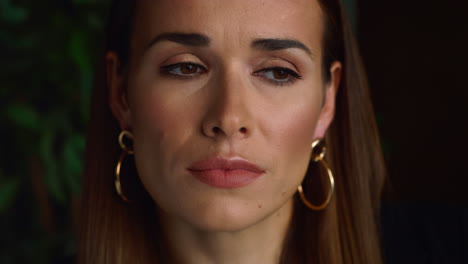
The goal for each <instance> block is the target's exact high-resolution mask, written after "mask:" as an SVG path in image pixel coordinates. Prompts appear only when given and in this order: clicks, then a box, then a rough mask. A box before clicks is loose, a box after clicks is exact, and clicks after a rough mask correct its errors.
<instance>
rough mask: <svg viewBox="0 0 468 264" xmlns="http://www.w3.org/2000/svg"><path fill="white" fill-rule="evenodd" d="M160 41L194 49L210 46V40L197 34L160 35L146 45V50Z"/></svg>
mask: <svg viewBox="0 0 468 264" xmlns="http://www.w3.org/2000/svg"><path fill="white" fill-rule="evenodd" d="M161 41H172V42H175V43H179V44H182V45H186V46H194V47H206V46H208V45H210V39H209V38H208V37H207V36H205V35H203V34H197V33H176V32H174V33H162V34H160V35H158V36H156V37H155V38H153V40H152V41H151V42H150V43H149V44H148V46H147V48H150V47H151V46H153V45H155V44H156V43H158V42H161Z"/></svg>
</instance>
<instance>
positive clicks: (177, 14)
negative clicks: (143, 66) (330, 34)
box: [134, 0, 323, 53]
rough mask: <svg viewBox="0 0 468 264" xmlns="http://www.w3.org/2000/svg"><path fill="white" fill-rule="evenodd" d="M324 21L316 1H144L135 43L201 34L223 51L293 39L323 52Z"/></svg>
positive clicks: (139, 6) (139, 10) (139, 7)
mask: <svg viewBox="0 0 468 264" xmlns="http://www.w3.org/2000/svg"><path fill="white" fill-rule="evenodd" d="M321 16H322V13H321V10H320V6H319V4H318V2H317V1H316V0H286V1H279V0H140V1H138V2H137V9H136V15H135V24H134V33H135V35H134V38H135V39H136V42H137V43H139V44H140V45H143V44H144V43H149V42H150V41H151V39H152V38H153V37H154V36H156V35H158V34H161V33H165V32H180V33H201V34H205V35H207V36H208V37H210V38H211V40H212V43H213V44H214V45H221V46H226V45H231V46H232V45H235V44H237V45H239V44H241V45H242V44H243V43H245V42H248V41H251V40H252V39H255V38H292V39H296V40H299V41H301V42H304V43H306V44H307V45H308V46H309V47H311V48H312V49H313V50H314V52H316V53H320V43H321V38H322V28H323V25H322V18H321Z"/></svg>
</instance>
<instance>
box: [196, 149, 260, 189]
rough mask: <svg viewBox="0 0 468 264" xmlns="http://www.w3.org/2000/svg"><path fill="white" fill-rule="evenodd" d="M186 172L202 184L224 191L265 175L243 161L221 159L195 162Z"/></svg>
mask: <svg viewBox="0 0 468 264" xmlns="http://www.w3.org/2000/svg"><path fill="white" fill-rule="evenodd" d="M187 170H188V171H189V172H190V174H192V175H193V176H194V177H195V178H197V179H198V180H199V181H201V182H203V183H206V184H208V185H210V186H213V187H216V188H226V189H232V188H240V187H243V186H246V185H248V184H249V183H251V182H253V181H254V180H255V179H257V178H258V177H260V176H261V175H262V174H263V173H265V171H264V170H263V169H261V168H259V167H258V166H257V165H255V164H253V163H250V162H248V161H246V160H244V159H241V158H231V159H226V158H221V157H215V158H210V159H207V160H202V161H198V162H195V163H194V164H192V165H191V166H190V167H189V168H188V169H187Z"/></svg>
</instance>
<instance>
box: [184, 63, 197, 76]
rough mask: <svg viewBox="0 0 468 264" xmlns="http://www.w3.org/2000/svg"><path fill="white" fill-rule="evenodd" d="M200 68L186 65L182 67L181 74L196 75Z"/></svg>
mask: <svg viewBox="0 0 468 264" xmlns="http://www.w3.org/2000/svg"><path fill="white" fill-rule="evenodd" d="M197 70H198V66H197V65H194V64H190V63H184V64H182V65H180V72H181V73H182V74H194V73H197Z"/></svg>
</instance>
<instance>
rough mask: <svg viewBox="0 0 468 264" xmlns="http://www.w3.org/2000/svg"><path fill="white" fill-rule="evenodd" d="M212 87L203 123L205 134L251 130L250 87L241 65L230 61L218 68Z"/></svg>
mask: <svg viewBox="0 0 468 264" xmlns="http://www.w3.org/2000/svg"><path fill="white" fill-rule="evenodd" d="M211 88H212V89H211V92H212V98H211V105H210V107H209V109H208V113H207V116H206V117H205V120H204V125H203V126H204V128H203V130H204V131H205V134H207V135H211V136H215V135H219V134H224V135H226V136H233V135H241V136H246V135H248V134H250V133H251V132H252V130H253V122H252V111H251V109H250V104H249V94H250V93H249V92H250V90H249V84H248V81H247V80H246V78H245V76H244V74H243V72H242V67H241V66H240V65H236V64H234V63H232V64H230V65H226V66H225V67H223V69H220V70H219V72H218V74H217V76H216V77H215V78H214V79H213V83H212V87H211Z"/></svg>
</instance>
